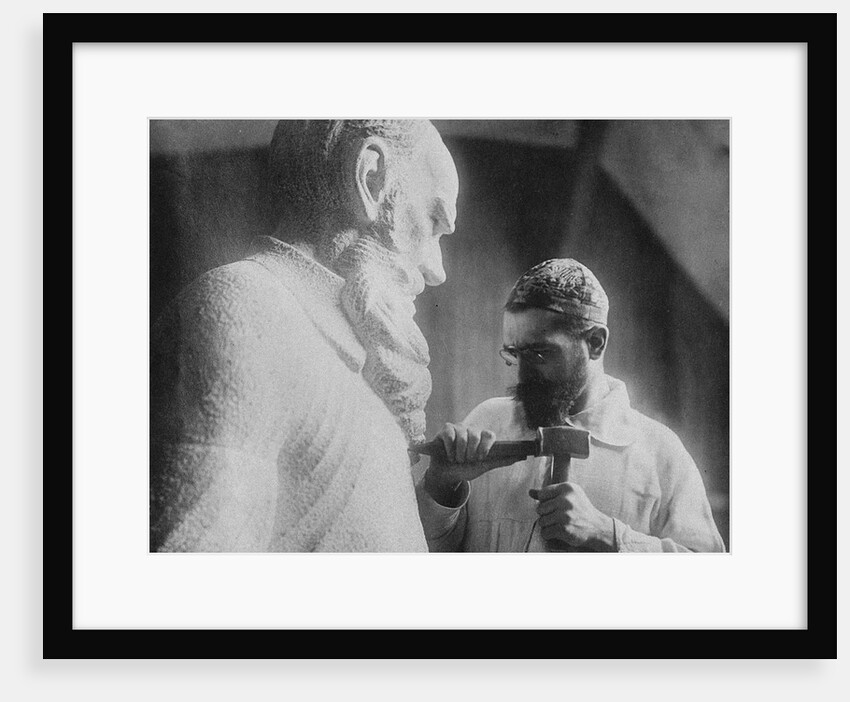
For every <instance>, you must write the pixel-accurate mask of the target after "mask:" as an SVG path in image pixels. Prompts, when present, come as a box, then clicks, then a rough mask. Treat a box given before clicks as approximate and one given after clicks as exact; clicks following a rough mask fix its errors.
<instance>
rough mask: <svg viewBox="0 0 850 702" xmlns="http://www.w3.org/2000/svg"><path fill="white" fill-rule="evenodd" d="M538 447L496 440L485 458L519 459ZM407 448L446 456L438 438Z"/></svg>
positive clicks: (534, 453)
mask: <svg viewBox="0 0 850 702" xmlns="http://www.w3.org/2000/svg"><path fill="white" fill-rule="evenodd" d="M539 449H540V447H539V445H538V443H537V442H536V441H497V442H496V443H494V444H493V446H492V447H491V448H490V453H488V454H487V458H516V459H517V460H520V459H523V458H525V457H526V456H536V455H537V452H538V451H539ZM409 450H410V451H413V452H414V453H421V454H425V455H426V456H438V457H439V458H443V459H445V458H446V448H445V446H444V445H443V442H442V441H440V440H439V439H434V440H433V441H428V442H426V443H421V444H411V445H410V446H409Z"/></svg>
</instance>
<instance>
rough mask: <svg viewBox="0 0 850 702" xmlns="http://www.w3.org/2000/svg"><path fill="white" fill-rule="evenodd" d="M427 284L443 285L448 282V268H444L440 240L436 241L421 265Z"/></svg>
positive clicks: (420, 268)
mask: <svg viewBox="0 0 850 702" xmlns="http://www.w3.org/2000/svg"><path fill="white" fill-rule="evenodd" d="M419 270H420V272H421V273H422V277H423V278H424V279H425V284H426V285H442V284H443V283H445V282H446V270H445V269H444V268H443V252H442V251H441V250H440V244H439V242H435V243H434V246H433V248H432V249H431V251H430V252H429V255H428V256H426V257H425V260H424V261H423V262H422V265H421V266H420V267H419Z"/></svg>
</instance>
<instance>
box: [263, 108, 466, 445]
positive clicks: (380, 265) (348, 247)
mask: <svg viewBox="0 0 850 702" xmlns="http://www.w3.org/2000/svg"><path fill="white" fill-rule="evenodd" d="M270 174H271V179H272V194H273V196H274V198H275V199H276V202H277V206H278V208H277V209H278V212H277V213H278V217H279V225H278V234H277V236H278V237H279V238H281V239H283V240H284V241H288V242H290V243H294V244H298V245H299V246H300V247H301V248H302V249H304V248H306V249H309V251H310V252H311V253H312V255H313V256H314V257H315V258H316V259H317V260H318V261H319V262H320V263H322V264H324V265H325V266H327V267H328V268H330V269H331V270H333V271H335V272H336V273H338V274H339V275H340V276H341V277H342V278H343V280H344V282H343V286H342V290H341V293H340V302H341V305H342V307H343V309H344V310H345V313H346V315H347V317H348V319H349V321H350V322H351V324H352V326H353V327H354V329H355V331H356V333H357V336H358V338H359V339H360V341H361V343H362V344H363V346H364V348H365V349H366V351H367V360H366V364H365V366H364V368H363V376H364V378H365V379H366V380H367V381H368V382H369V384H370V386H371V387H372V389H373V390H374V391H375V393H376V394H377V395H378V396H380V397H381V398H382V399H383V400H384V402H385V404H386V405H387V407H388V408H389V409H390V411H391V412H393V414H394V415H395V416H396V419H397V421H398V423H399V425H400V426H401V428H402V430H403V431H404V432H405V434H406V435H407V437H408V439H410V440H419V439H422V438H424V430H425V411H424V409H425V403H426V402H427V400H428V397H429V396H430V394H431V375H430V373H429V372H428V363H429V361H430V357H429V353H428V344H427V342H426V340H425V338H424V337H423V336H422V332H421V331H420V330H419V328H418V326H417V325H416V323H415V322H414V320H413V316H414V313H415V311H416V310H415V307H414V305H413V301H414V299H415V297H416V296H417V295H418V294H419V293H421V292H422V291H423V290H424V288H425V286H426V285H440V284H441V283H443V282H444V281H445V279H446V273H445V270H444V268H443V258H442V252H441V250H440V240H441V238H442V237H443V236H444V235H447V234H451V233H452V232H453V231H454V226H455V217H456V206H457V196H458V177H457V171H456V170H455V165H454V161H453V160H452V157H451V155H450V154H449V152H448V149H446V146H445V145H444V144H443V141H442V139H441V138H440V135H439V133H438V132H437V130H436V129H435V128H434V126H433V125H432V124H431V123H430V122H428V121H425V120H335V121H319V120H311V121H281V122H279V123H278V126H277V128H276V130H275V133H274V137H273V139H272V144H271V155H270Z"/></svg>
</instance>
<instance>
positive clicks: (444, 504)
mask: <svg viewBox="0 0 850 702" xmlns="http://www.w3.org/2000/svg"><path fill="white" fill-rule="evenodd" d="M474 413H475V410H473V412H472V413H470V415H469V416H468V417H467V420H466V421H468V420H469V417H472V416H474ZM436 438H437V439H438V440H440V441H442V442H443V447H444V449H445V457H440V456H432V457H431V459H430V463H429V466H428V470H427V471H426V472H425V474H424V475H423V477H422V479H421V480H420V481H419V483H418V484H417V486H416V497H417V500H418V502H419V517H420V520H421V521H422V526H423V528H424V530H425V538H426V540H427V541H428V548H429V550H430V551H459V550H461V545H462V543H463V537H464V533H465V530H466V520H467V510H466V504H467V501H468V499H469V492H470V489H471V488H470V482H471V481H473V480H475V479H476V478H478V477H479V476H481V475H483V474H484V473H487V472H488V471H491V470H493V469H494V468H500V467H502V466H507V465H511V464H512V463H516V458H509V459H496V460H493V459H488V458H487V454H488V453H489V451H490V449H491V448H492V446H493V444H494V443H495V442H496V435H495V434H494V433H493V432H492V431H489V430H478V429H474V428H470V427H467V426H465V424H446V425H445V426H444V427H443V428H442V429H441V430H440V432H439V433H438V434H437V437H436Z"/></svg>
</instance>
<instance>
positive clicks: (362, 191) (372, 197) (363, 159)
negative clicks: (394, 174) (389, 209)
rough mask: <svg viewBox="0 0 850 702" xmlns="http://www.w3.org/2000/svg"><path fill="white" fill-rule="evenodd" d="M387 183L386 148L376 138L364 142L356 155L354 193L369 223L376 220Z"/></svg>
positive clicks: (383, 143) (381, 141)
mask: <svg viewBox="0 0 850 702" xmlns="http://www.w3.org/2000/svg"><path fill="white" fill-rule="evenodd" d="M386 183H387V146H386V143H385V142H384V141H383V140H382V139H380V138H378V137H369V138H368V139H366V140H364V142H363V144H362V145H361V147H360V151H359V152H358V154H357V162H356V166H355V192H356V193H357V200H358V202H359V205H360V207H361V208H362V209H361V210H360V211H361V213H362V215H364V216H365V217H366V220H367V221H369V222H374V221H376V220H377V219H378V215H379V213H380V211H381V205H382V204H383V202H384V195H385V190H386Z"/></svg>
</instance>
